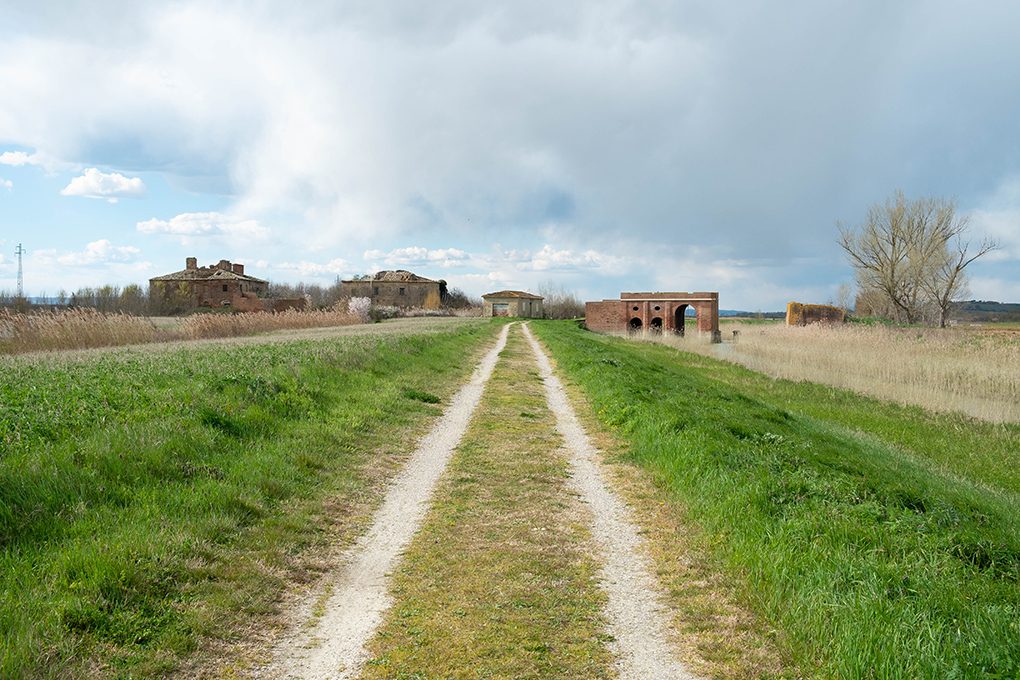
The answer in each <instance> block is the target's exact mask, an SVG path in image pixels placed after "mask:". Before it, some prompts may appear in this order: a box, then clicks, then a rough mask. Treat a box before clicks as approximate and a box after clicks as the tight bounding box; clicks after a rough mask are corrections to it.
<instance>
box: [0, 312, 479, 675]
mask: <svg viewBox="0 0 1020 680" xmlns="http://www.w3.org/2000/svg"><path fill="white" fill-rule="evenodd" d="M496 329H497V325H495V324H482V323H478V322H472V323H467V324H465V325H463V326H459V327H457V328H453V329H448V330H443V331H433V332H430V333H429V334H427V335H411V336H401V337H387V336H385V335H380V336H374V337H357V338H345V339H334V340H316V341H297V342H288V343H276V344H266V345H258V344H249V345H244V346H236V347H200V348H195V347H187V346H185V347H182V348H178V349H175V350H170V351H164V352H153V353H149V354H147V353H139V352H134V353H131V354H129V355H118V354H116V353H106V354H100V355H96V356H95V357H93V358H87V359H75V360H73V361H72V360H67V361H61V360H60V359H45V360H8V361H7V362H5V364H4V369H5V371H4V376H3V378H2V379H0V404H2V407H0V444H2V447H3V448H2V452H0V453H2V455H0V550H2V552H0V630H2V631H3V636H2V640H0V676H2V677H5V678H19V677H32V678H36V677H68V676H71V677H77V676H89V675H102V676H103V677H110V676H125V677H128V676H130V677H137V676H149V675H156V674H160V673H165V672H168V671H169V670H171V669H173V668H175V667H177V666H178V665H179V663H180V662H181V660H182V659H184V658H187V657H188V656H189V655H191V654H192V653H193V652H194V651H195V650H196V648H197V646H198V643H199V642H200V641H203V640H205V641H207V642H210V641H211V642H215V641H217V640H219V641H224V640H230V639H237V636H238V635H239V634H240V633H242V632H243V631H242V629H243V628H245V627H246V626H251V625H252V623H253V622H254V621H260V620H264V618H265V617H266V616H267V615H269V614H271V612H272V611H273V608H274V603H275V601H276V599H277V598H278V596H279V595H280V593H281V592H282V591H283V589H284V587H285V586H286V584H287V583H288V581H292V580H293V579H294V578H295V577H301V575H302V570H306V569H308V568H310V565H312V564H314V562H313V561H309V559H308V558H309V557H310V556H311V555H312V554H313V553H315V552H316V550H317V549H321V548H323V547H325V545H326V544H328V543H329V542H331V541H332V540H335V539H337V537H338V536H340V535H343V534H344V532H345V531H346V532H350V531H351V530H352V528H351V527H352V523H356V522H357V521H361V520H358V518H359V517H362V520H363V516H367V513H368V508H369V507H370V506H371V505H372V504H373V502H374V499H375V497H376V496H377V493H376V491H377V489H376V488H375V487H377V486H378V483H377V482H378V470H377V469H376V468H377V467H378V461H379V456H381V455H382V454H383V453H385V452H390V453H392V452H394V451H396V450H399V449H408V447H409V446H410V444H411V443H412V442H413V438H414V436H415V435H416V434H417V433H419V432H422V431H423V430H424V429H425V428H427V427H428V425H429V423H430V421H431V419H432V418H433V417H435V416H436V415H438V414H439V413H440V412H441V408H442V403H439V404H434V403H429V402H434V401H440V402H442V401H445V400H446V399H447V398H448V397H449V396H450V395H451V394H452V393H453V391H454V390H455V389H456V387H457V386H458V385H459V383H460V382H461V381H463V380H464V379H465V378H466V376H467V374H468V372H469V371H470V370H471V368H472V367H473V364H472V361H471V360H470V357H471V356H473V355H477V354H479V353H480V351H481V350H482V349H483V346H484V345H485V344H486V343H487V341H489V340H491V339H492V338H493V337H494V334H495V331H496ZM224 644H225V643H224ZM204 647H206V645H203V648H204Z"/></svg>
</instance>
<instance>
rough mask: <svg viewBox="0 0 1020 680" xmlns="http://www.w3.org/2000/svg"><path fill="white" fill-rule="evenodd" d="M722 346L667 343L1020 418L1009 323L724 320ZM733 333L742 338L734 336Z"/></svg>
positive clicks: (1017, 358)
mask: <svg viewBox="0 0 1020 680" xmlns="http://www.w3.org/2000/svg"><path fill="white" fill-rule="evenodd" d="M720 326H721V329H722V333H723V340H724V342H723V344H721V345H718V344H717V345H711V344H708V343H706V342H705V341H704V339H703V338H699V337H698V336H697V334H694V333H692V334H689V335H688V336H687V337H684V338H680V337H677V336H670V335H658V336H656V335H651V334H646V335H644V336H643V339H646V340H649V341H653V342H661V343H664V344H667V345H670V346H673V347H677V348H680V349H683V350H684V351H688V352H696V353H698V354H702V355H705V356H711V357H715V358H718V359H723V360H725V361H729V362H733V363H737V364H740V365H741V366H745V367H747V368H750V369H752V370H754V371H758V372H761V373H765V374H767V375H770V376H772V377H776V378H786V379H789V380H804V381H809V382H813V383H819V384H823V385H831V386H833V387H839V388H845V389H849V390H853V391H855V392H860V393H862V394H868V395H870V396H874V397H877V398H879V399H885V400H889V401H895V402H897V403H900V404H912V405H916V406H920V407H922V408H926V409H930V410H936V411H944V412H959V413H964V414H967V415H970V416H973V417H975V418H980V419H982V420H988V421H991V422H1020V332H1018V331H1017V330H1015V329H1014V328H1012V327H1011V325H1010V324H988V325H984V326H974V327H970V326H967V327H958V328H952V329H944V330H939V329H933V328H918V327H907V328H900V327H884V326H862V325H857V324H847V325H844V326H825V325H820V324H816V325H813V326H807V327H789V326H786V325H785V324H783V323H781V322H780V323H773V322H759V321H757V320H744V321H733V322H730V323H721V324H720ZM733 331H736V332H737V333H738V334H739V335H738V336H736V338H734V335H733Z"/></svg>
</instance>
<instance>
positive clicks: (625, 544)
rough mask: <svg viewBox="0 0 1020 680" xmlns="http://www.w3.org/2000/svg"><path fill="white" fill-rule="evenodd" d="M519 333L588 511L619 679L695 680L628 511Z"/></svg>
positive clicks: (542, 359) (563, 396)
mask: <svg viewBox="0 0 1020 680" xmlns="http://www.w3.org/2000/svg"><path fill="white" fill-rule="evenodd" d="M522 329H523V330H524V335H525V336H526V337H527V339H528V343H529V344H530V345H531V349H532V351H533V352H534V353H535V359H536V361H537V362H538V368H539V375H540V376H541V377H542V380H543V382H544V383H545V392H546V399H547V400H548V403H549V408H550V410H551V411H552V412H553V413H554V414H555V415H556V429H557V430H559V432H560V435H561V436H562V437H563V439H564V444H565V446H566V447H567V449H568V451H569V454H570V469H571V476H570V478H571V484H572V486H573V487H574V489H575V491H576V492H577V493H578V494H580V496H581V498H582V499H583V500H584V501H585V502H586V503H587V504H588V505H589V506H590V507H591V516H592V536H593V538H594V539H595V543H596V545H597V546H598V548H599V551H600V553H601V554H600V555H599V557H600V558H601V561H602V563H603V567H602V573H601V586H602V588H603V590H604V591H605V593H606V596H607V598H608V602H607V605H606V617H607V619H608V621H609V632H610V633H611V634H612V636H613V637H614V638H615V640H614V641H613V642H612V643H610V647H611V649H612V651H613V652H614V653H615V655H616V658H617V670H618V671H619V674H620V678H623V679H624V680H647V679H651V678H663V679H665V678H674V679H676V680H696V678H697V676H695V675H693V674H692V673H691V672H690V671H688V670H687V669H686V668H684V667H683V666H682V665H681V664H680V663H679V662H677V661H676V659H675V658H674V655H673V652H672V644H671V642H670V637H669V630H670V629H671V626H670V624H669V620H670V616H669V613H668V611H667V609H666V607H665V606H664V605H663V604H662V602H661V600H660V597H659V595H658V593H659V587H658V584H657V583H656V581H655V578H654V577H653V576H652V574H653V571H652V565H651V564H650V561H649V560H648V558H646V557H645V552H644V548H643V545H642V544H643V541H642V539H641V537H640V535H639V534H638V530H637V527H636V526H635V524H634V522H633V521H632V520H631V518H630V511H629V510H628V508H627V506H626V505H625V504H624V502H623V501H622V500H620V498H619V497H618V496H617V495H616V494H615V493H614V492H613V491H612V490H611V489H610V487H609V486H608V485H607V484H606V482H605V479H604V477H603V475H602V472H601V471H600V469H599V462H598V452H597V451H596V449H595V447H594V446H592V443H591V441H590V440H589V439H588V435H587V433H586V432H585V431H584V427H583V426H582V425H581V422H580V421H579V420H578V418H577V414H576V413H575V412H574V408H573V406H571V404H570V401H569V399H568V398H567V393H566V391H565V390H564V389H563V385H562V383H560V380H559V378H557V377H556V375H555V374H554V373H553V370H552V365H551V364H550V363H549V357H548V356H547V355H546V353H545V351H544V350H543V349H542V347H541V345H539V343H538V341H537V340H536V339H535V337H534V336H533V335H532V334H531V330H530V329H529V328H528V326H527V324H525V325H523V326H522Z"/></svg>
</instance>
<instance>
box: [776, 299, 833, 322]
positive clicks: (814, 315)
mask: <svg viewBox="0 0 1020 680" xmlns="http://www.w3.org/2000/svg"><path fill="white" fill-rule="evenodd" d="M844 321H846V310H845V309H843V308H842V307H833V306H832V305H807V304H804V303H801V302H790V303H788V304H787V305H786V325H787V326H807V325H809V324H813V323H843V322H844Z"/></svg>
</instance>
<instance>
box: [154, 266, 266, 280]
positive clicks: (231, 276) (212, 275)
mask: <svg viewBox="0 0 1020 680" xmlns="http://www.w3.org/2000/svg"><path fill="white" fill-rule="evenodd" d="M149 280H150V281H247V282H249V283H269V282H268V281H266V280H264V279H259V278H256V277H254V276H248V275H247V274H235V273H234V272H232V271H228V270H226V269H220V268H219V267H215V266H214V267H199V268H197V269H182V270H181V271H179V272H174V273H173V274H164V275H163V276H154V277H152V278H151V279H149Z"/></svg>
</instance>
